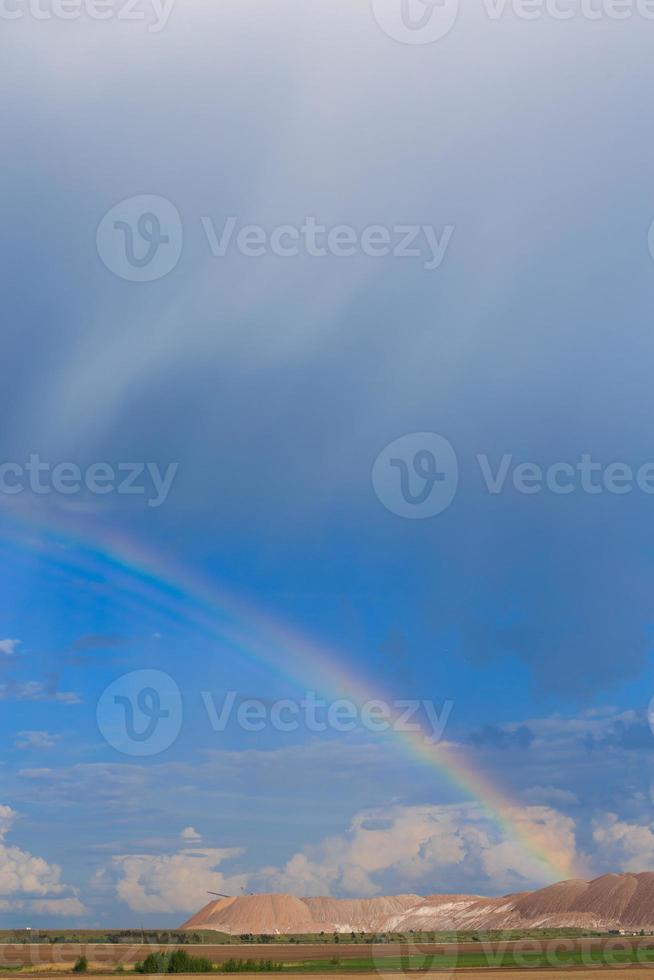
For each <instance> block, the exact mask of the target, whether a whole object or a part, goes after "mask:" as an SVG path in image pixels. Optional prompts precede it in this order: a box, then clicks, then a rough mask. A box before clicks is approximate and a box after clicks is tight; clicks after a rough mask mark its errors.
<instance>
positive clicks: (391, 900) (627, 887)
mask: <svg viewBox="0 0 654 980" xmlns="http://www.w3.org/2000/svg"><path fill="white" fill-rule="evenodd" d="M565 927H580V928H587V929H620V928H626V929H642V928H652V927H654V872H651V871H646V872H642V873H641V874H609V875H603V876H602V877H601V878H595V879H594V880H593V881H581V880H577V879H572V880H570V881H560V882H558V884H556V885H549V886H548V887H547V888H540V889H538V890H537V891H533V892H518V893H516V894H513V895H504V896H502V897H500V898H484V897H483V896H481V895H428V896H426V897H421V896H420V895H395V896H386V897H383V898H366V899H338V898H296V897H295V896H293V895H281V894H271V895H241V896H239V897H234V898H221V899H218V900H217V901H215V902H209V904H208V905H206V906H205V907H204V908H203V909H201V910H200V911H199V912H198V913H197V914H196V915H194V916H193V917H192V918H191V919H189V920H188V922H185V923H184V925H183V926H182V928H183V929H200V928H201V929H216V930H219V931H220V932H227V933H231V934H232V935H241V934H243V933H254V934H262V933H268V934H272V935H275V934H281V935H283V934H291V933H314V932H315V933H319V932H406V931H407V930H409V929H422V930H434V931H437V932H440V931H446V930H454V929H461V930H462V929H537V928H565Z"/></svg>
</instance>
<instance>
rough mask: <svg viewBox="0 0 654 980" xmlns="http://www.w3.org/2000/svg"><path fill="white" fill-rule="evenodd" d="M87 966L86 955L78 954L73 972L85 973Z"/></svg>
mask: <svg viewBox="0 0 654 980" xmlns="http://www.w3.org/2000/svg"><path fill="white" fill-rule="evenodd" d="M88 968H89V961H88V960H87V958H86V956H80V957H79V959H78V960H77V961H76V963H75V966H74V967H73V973H86V971H87V970H88Z"/></svg>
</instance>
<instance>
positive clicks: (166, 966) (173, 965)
mask: <svg viewBox="0 0 654 980" xmlns="http://www.w3.org/2000/svg"><path fill="white" fill-rule="evenodd" d="M213 970H214V965H213V963H212V962H211V960H210V959H207V957H206V956H189V954H188V953H187V952H186V950H185V949H176V950H175V951H174V952H172V953H163V952H158V953H150V955H149V956H146V958H145V959H144V960H143V962H142V963H136V964H135V965H134V971H135V972H136V973H213Z"/></svg>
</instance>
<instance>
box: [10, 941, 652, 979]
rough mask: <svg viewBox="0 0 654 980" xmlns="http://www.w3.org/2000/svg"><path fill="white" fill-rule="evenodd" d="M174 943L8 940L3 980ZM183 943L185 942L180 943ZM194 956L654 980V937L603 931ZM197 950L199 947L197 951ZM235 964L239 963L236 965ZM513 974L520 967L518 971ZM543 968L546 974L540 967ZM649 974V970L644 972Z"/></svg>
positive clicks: (217, 966)
mask: <svg viewBox="0 0 654 980" xmlns="http://www.w3.org/2000/svg"><path fill="white" fill-rule="evenodd" d="M174 948H175V947H174V946H173V945H165V944H161V945H158V946H153V945H147V944H146V945H143V944H140V943H139V944H131V945H123V944H119V945H116V944H104V945H101V944H80V943H55V944H38V945H32V946H28V945H24V944H16V943H13V944H6V945H1V944H0V974H1V975H2V978H3V980H6V978H7V977H8V976H9V975H12V974H13V975H20V974H22V976H23V977H25V976H26V975H47V974H48V973H50V974H52V973H57V974H62V973H70V972H71V970H72V967H73V965H74V963H75V961H76V960H77V959H78V958H79V957H80V956H85V957H86V958H87V960H88V963H89V972H91V973H97V974H103V973H104V974H107V973H108V972H112V973H113V975H114V976H115V974H116V972H117V971H119V970H120V971H124V972H129V973H132V971H133V969H134V965H135V963H137V962H140V961H143V960H144V959H145V958H146V957H147V956H148V955H149V954H150V953H153V952H162V953H166V954H167V955H168V956H169V955H170V952H171V950H173V949H174ZM177 948H180V947H177ZM184 948H186V949H187V950H188V951H189V952H190V953H191V955H192V956H197V955H198V954H200V955H201V956H202V957H206V958H207V959H208V960H209V961H211V964H213V967H214V970H215V972H225V970H224V966H225V963H226V962H227V961H228V960H233V961H236V965H237V966H242V964H243V962H244V961H246V960H249V961H252V965H253V967H255V966H256V967H257V970H258V972H259V973H260V972H263V971H262V970H261V964H262V961H264V960H270V961H272V963H273V964H275V965H278V964H281V965H282V967H283V971H284V972H285V973H289V974H293V975H294V976H295V975H311V976H315V975H316V974H321V973H324V974H329V975H330V976H338V975H340V974H343V975H345V974H356V975H357V976H363V975H365V974H369V973H371V972H372V971H374V972H375V973H377V974H379V973H390V974H393V973H402V974H422V973H429V972H439V971H440V972H443V971H444V972H450V973H451V972H452V971H458V970H461V971H465V972H475V973H484V972H488V971H489V970H490V971H492V972H493V973H495V972H496V971H498V970H499V971H509V972H512V971H520V970H524V969H525V968H526V969H528V970H538V971H541V970H554V972H555V973H558V975H559V977H561V976H562V975H565V971H566V969H567V970H575V971H576V970H583V969H591V970H593V972H597V971H598V970H600V969H601V968H602V967H608V968H611V969H613V970H615V969H616V968H619V967H632V968H634V969H637V970H641V969H643V968H647V967H650V968H651V976H652V980H654V938H651V937H650V938H640V937H636V938H631V937H608V938H607V937H603V938H586V939H579V938H570V937H568V938H563V937H558V938H550V939H543V938H538V939H533V938H532V939H521V940H513V941H507V940H504V941H498V940H487V941H478V942H474V941H470V940H468V941H466V942H462V943H459V944H454V943H440V944H437V943H436V944H435V943H415V942H408V943H403V944H401V945H399V946H398V945H394V944H388V943H379V944H370V945H368V946H367V947H362V946H357V945H356V944H353V943H350V944H334V943H315V944H313V945H303V944H291V943H287V944H278V945H275V946H274V947H273V948H272V949H271V948H270V946H269V945H263V946H255V945H248V944H241V945H239V946H235V945H220V944H219V945H211V946H210V945H206V946H196V947H195V948H194V949H193V950H190V949H189V947H188V946H186V947H184ZM196 950H197V952H196ZM232 966H233V964H232ZM512 975H513V973H512ZM539 975H540V973H539ZM641 976H642V973H641Z"/></svg>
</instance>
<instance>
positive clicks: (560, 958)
mask: <svg viewBox="0 0 654 980" xmlns="http://www.w3.org/2000/svg"><path fill="white" fill-rule="evenodd" d="M372 962H373V964H374V969H375V970H376V971H377V972H380V971H381V972H384V973H386V972H389V973H393V972H404V973H406V972H407V971H412V972H416V973H424V972H428V971H432V970H452V969H455V968H456V967H463V968H467V969H479V970H483V969H487V968H489V967H494V968H502V969H512V968H519V967H523V968H527V967H531V968H532V969H533V968H534V967H543V968H546V967H550V968H552V969H561V968H565V967H583V966H588V967H598V966H618V965H624V966H628V965H629V964H635V963H638V964H654V949H649V950H644V949H643V950H637V949H633V950H601V949H596V950H588V951H584V952H582V951H581V950H575V951H567V952H560V953H557V954H556V955H555V956H553V955H552V954H551V953H549V954H548V953H544V952H527V951H524V952H518V953H517V955H516V954H515V953H514V952H511V951H508V950H507V951H505V952H503V953H493V952H489V953H488V954H485V953H482V952H479V953H462V954H461V955H459V956H456V955H428V956H424V955H420V956H397V957H394V956H389V957H384V958H383V959H374V960H373V961H372ZM370 968H371V960H370V959H368V958H365V957H360V958H343V959H338V960H337V961H335V960H307V961H305V962H304V963H293V964H287V965H285V966H284V968H283V969H284V972H285V973H370Z"/></svg>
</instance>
